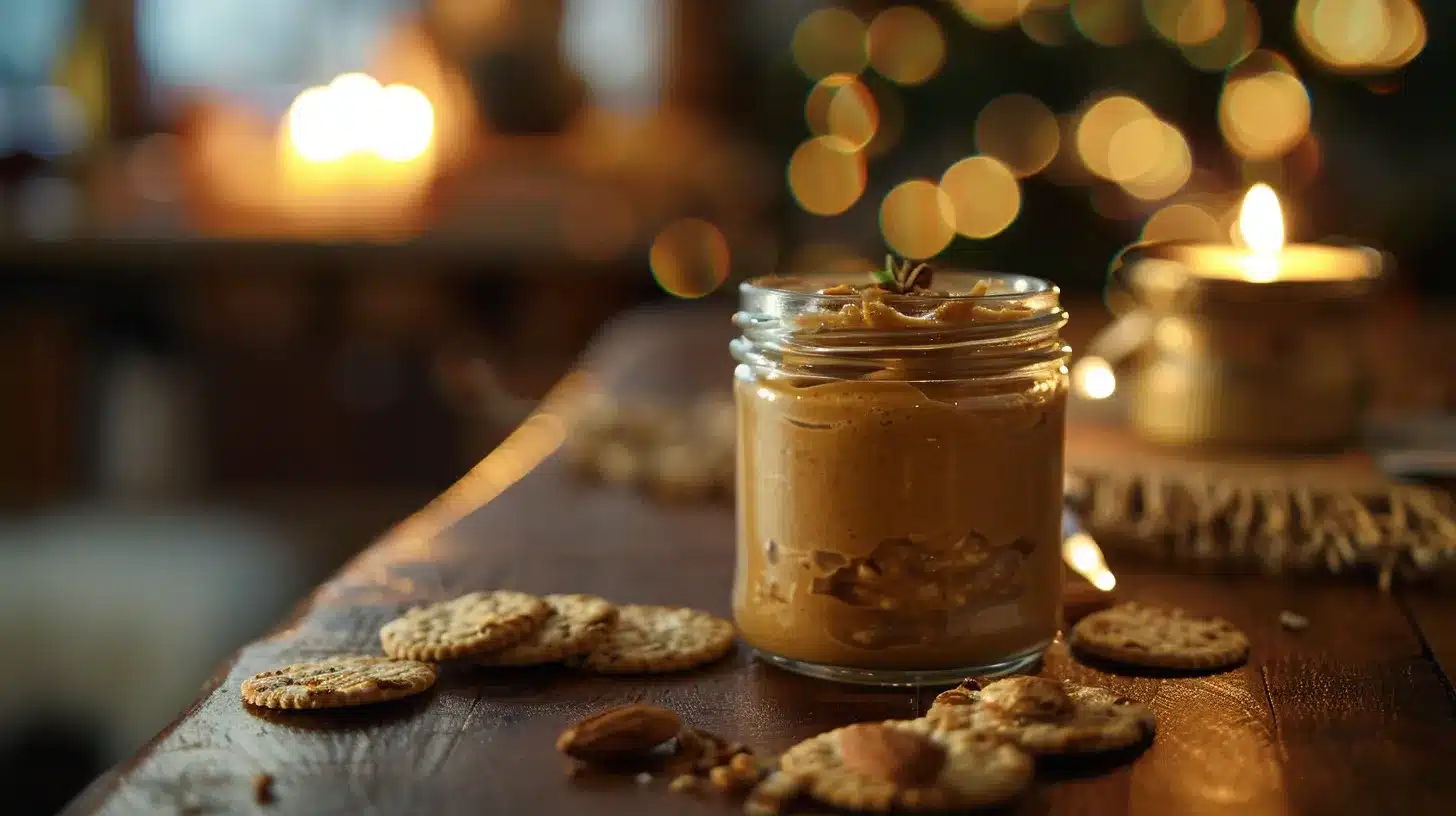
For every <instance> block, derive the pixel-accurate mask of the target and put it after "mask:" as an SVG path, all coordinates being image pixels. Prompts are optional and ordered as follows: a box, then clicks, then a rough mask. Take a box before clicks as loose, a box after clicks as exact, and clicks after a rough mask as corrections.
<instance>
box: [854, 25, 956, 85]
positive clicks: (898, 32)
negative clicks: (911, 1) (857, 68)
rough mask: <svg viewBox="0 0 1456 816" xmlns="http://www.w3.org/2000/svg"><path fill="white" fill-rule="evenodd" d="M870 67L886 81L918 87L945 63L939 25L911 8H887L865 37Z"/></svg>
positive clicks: (943, 36) (943, 40)
mask: <svg viewBox="0 0 1456 816" xmlns="http://www.w3.org/2000/svg"><path fill="white" fill-rule="evenodd" d="M865 48H866V51H868V53H869V60H870V65H872V66H874V69H875V70H876V71H878V72H880V75H881V76H884V77H885V78H886V79H888V80H890V81H892V82H896V83H899V84H901V85H919V84H921V83H923V82H925V81H926V80H928V79H930V78H931V77H933V76H935V74H936V72H937V71H939V70H940V66H941V64H942V63H944V62H945V35H944V34H942V33H941V30H940V24H939V23H937V22H936V21H935V18H934V17H931V16H930V15H929V14H928V13H926V12H925V11H924V10H922V9H919V8H916V7H915V6H891V7H890V8H887V9H885V10H884V11H882V12H880V13H879V14H877V15H875V19H874V20H873V21H871V22H870V27H869V31H868V33H867V34H866V36H865Z"/></svg>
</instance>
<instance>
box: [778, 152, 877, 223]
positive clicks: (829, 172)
mask: <svg viewBox="0 0 1456 816" xmlns="http://www.w3.org/2000/svg"><path fill="white" fill-rule="evenodd" d="M851 147H852V146H851V145H849V144H847V143H845V142H844V141H843V140H842V139H839V138H838V137H835V136H816V137H814V138H811V139H809V140H807V141H805V142H804V143H802V144H800V145H799V147H798V148H797V149H795V150H794V155H793V156H791V157H790V158H789V171H788V181H789V191H790V192H791V193H793V196H794V199H795V200H796V201H798V202H799V206H800V207H802V208H804V210H805V211H807V212H811V213H813V214H815V215H838V214H839V213H842V212H844V211H845V210H847V209H849V208H850V207H852V206H854V203H855V202H856V201H858V200H859V197H860V196H861V195H863V194H864V189H865V163H864V157H863V156H862V155H861V154H860V153H859V152H858V151H856V150H853V149H851Z"/></svg>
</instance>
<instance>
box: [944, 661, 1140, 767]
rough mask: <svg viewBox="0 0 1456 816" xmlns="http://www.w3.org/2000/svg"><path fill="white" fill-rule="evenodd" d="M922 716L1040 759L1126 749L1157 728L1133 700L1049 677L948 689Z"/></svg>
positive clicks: (1092, 687)
mask: <svg viewBox="0 0 1456 816" xmlns="http://www.w3.org/2000/svg"><path fill="white" fill-rule="evenodd" d="M925 716H926V719H928V720H929V721H931V722H932V723H933V724H935V726H936V727H937V728H942V729H947V730H969V731H984V732H987V733H990V734H993V735H995V736H997V737H999V738H1001V739H1005V740H1009V741H1011V742H1013V743H1015V744H1016V745H1018V746H1020V747H1021V749H1022V750H1024V751H1027V752H1029V753H1032V754H1035V755H1038V756H1046V755H1055V754H1083V753H1094V752H1098V751H1115V750H1118V749H1121V748H1128V747H1131V746H1133V745H1137V744H1139V743H1142V742H1144V741H1145V740H1147V739H1148V738H1149V737H1151V736H1152V735H1153V733H1154V731H1155V729H1156V728H1157V718H1156V717H1155V716H1154V715H1153V711H1152V709H1150V708H1148V707H1147V706H1146V705H1143V704H1142V703H1140V702H1138V701H1136V700H1132V699H1129V698H1127V697H1123V696H1121V695H1119V694H1117V693H1115V692H1112V691H1108V690H1107V689H1104V688H1098V687H1096V686H1084V685H1080V684H1078V683H1070V682H1063V681H1059V680H1054V679H1052V678H1048V677H1008V678H1006V679H1004V680H997V681H996V682H994V683H991V684H989V685H987V686H986V687H985V688H984V689H979V690H977V689H973V688H967V687H965V686H962V687H960V688H957V689H952V690H950V691H947V692H944V693H942V694H941V695H940V696H938V697H936V698H935V702H934V703H932V704H931V706H930V711H929V712H927V713H926V715H925Z"/></svg>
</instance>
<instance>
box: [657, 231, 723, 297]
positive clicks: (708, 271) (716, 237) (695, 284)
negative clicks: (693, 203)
mask: <svg viewBox="0 0 1456 816" xmlns="http://www.w3.org/2000/svg"><path fill="white" fill-rule="evenodd" d="M648 259H649V261H650V263H651V265H652V277H653V279H655V280H656V281H657V284H658V285H659V286H661V287H662V290H663V291H664V292H667V293H668V294H671V295H676V296H677V297H680V298H698V297H702V296H704V295H706V294H709V293H711V292H713V291H714V290H715V289H717V288H718V287H719V286H721V285H722V284H723V281H725V280H727V278H728V266H729V254H728V241H727V239H726V238H724V237H723V233H722V231H721V230H719V229H718V228H717V227H716V226H714V225H712V224H710V223H708V222H707V221H703V220H701V219H697V218H680V219H678V220H676V221H674V222H672V223H671V224H668V225H667V227H665V228H664V229H663V230H662V232H660V233H658V235H657V238H656V239H654V240H653V242H652V249H651V251H650V252H649V253H648Z"/></svg>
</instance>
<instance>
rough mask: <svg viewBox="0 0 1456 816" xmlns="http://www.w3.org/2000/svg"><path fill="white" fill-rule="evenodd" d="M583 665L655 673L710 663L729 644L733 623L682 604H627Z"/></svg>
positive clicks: (604, 670) (602, 669) (604, 671)
mask: <svg viewBox="0 0 1456 816" xmlns="http://www.w3.org/2000/svg"><path fill="white" fill-rule="evenodd" d="M618 613H619V616H618V618H617V625H616V626H615V627H613V628H612V630H611V631H610V632H608V633H607V636H606V637H605V638H603V639H602V642H601V643H600V644H598V645H597V647H596V648H595V649H593V650H592V651H591V652H590V653H589V654H587V655H586V656H585V657H583V658H581V665H582V666H583V667H585V668H586V669H588V670H590V671H594V672H597V673H599V674H658V673H662V672H674V671H684V670H686V669H692V668H696V667H698V666H702V665H704V664H706V663H712V662H713V661H714V660H717V659H719V658H721V657H723V656H724V655H726V654H728V650H729V649H731V648H733V624H731V623H729V622H728V621H726V620H723V619H722V618H719V617H716V616H714V615H710V614H708V613H707V612H702V611H699V610H697V609H689V608H687V607H684V606H648V605H644V604H627V605H625V606H621V607H618Z"/></svg>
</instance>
